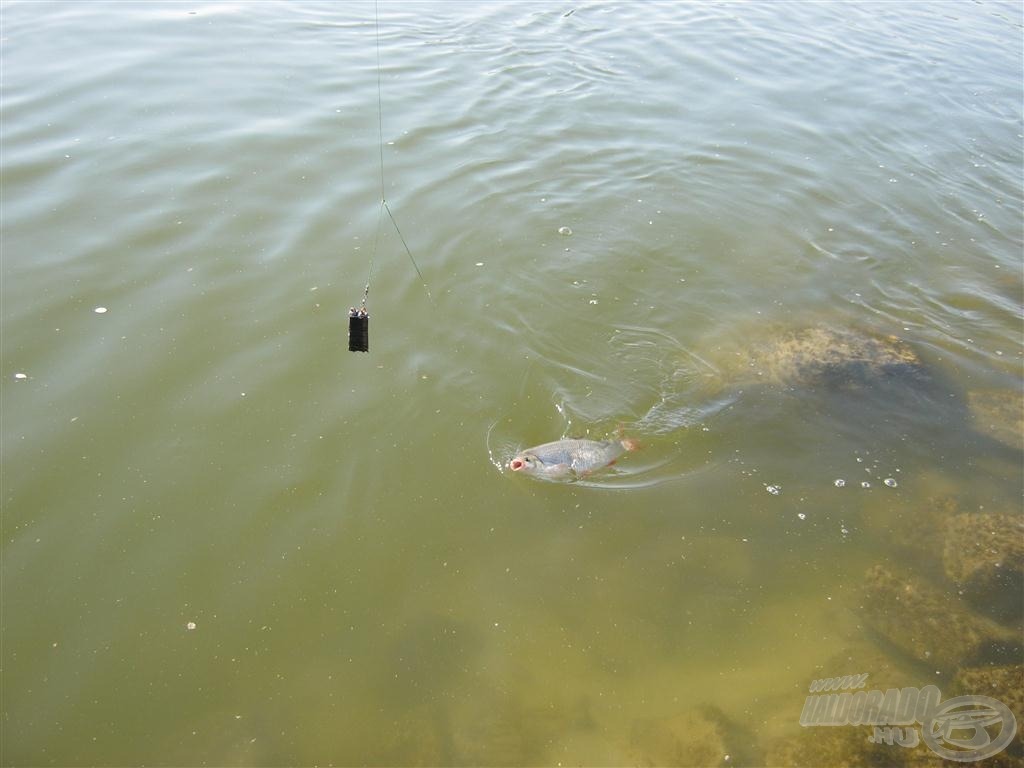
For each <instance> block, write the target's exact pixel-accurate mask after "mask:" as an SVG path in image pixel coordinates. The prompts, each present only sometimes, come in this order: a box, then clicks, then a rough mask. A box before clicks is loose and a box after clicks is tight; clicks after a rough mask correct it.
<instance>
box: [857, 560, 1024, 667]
mask: <svg viewBox="0 0 1024 768" xmlns="http://www.w3.org/2000/svg"><path fill="white" fill-rule="evenodd" d="M860 615H861V616H862V618H863V619H864V622H865V623H866V624H867V625H868V626H869V627H870V628H871V629H872V630H873V631H875V632H876V633H878V634H879V635H881V636H882V637H883V638H884V639H885V640H886V641H888V642H889V643H890V644H892V645H893V646H895V647H896V648H898V649H899V650H901V651H903V652H904V653H906V654H908V655H909V656H911V657H912V658H914V659H917V660H918V661H920V662H923V663H925V664H928V665H931V666H933V667H936V668H938V669H940V670H953V669H956V668H958V667H960V666H963V665H964V664H969V663H971V662H972V661H976V660H979V659H983V658H985V657H986V656H988V655H990V654H993V655H1004V654H1010V653H1013V652H1014V650H1015V649H1016V650H1017V651H1018V652H1019V649H1020V638H1019V637H1018V636H1017V634H1016V633H1014V632H1011V631H1010V630H1007V629H1005V628H1003V627H1001V626H1000V625H999V624H997V623H996V622H994V621H992V620H991V619H988V618H985V617H983V616H978V615H977V614H975V613H974V612H973V611H971V609H970V608H969V607H968V606H967V605H966V604H965V603H964V602H963V601H962V600H961V599H960V598H959V597H958V596H957V595H956V594H953V593H950V592H945V591H942V590H940V589H938V588H936V587H933V586H931V585H929V584H925V583H922V582H919V581H917V580H915V579H910V578H902V577H899V576H896V575H895V574H893V573H891V572H890V571H887V570H886V569H885V568H883V567H882V566H880V565H879V566H875V567H874V568H871V569H870V570H869V571H868V572H867V574H866V576H865V582H864V593H863V602H862V604H861V606H860Z"/></svg>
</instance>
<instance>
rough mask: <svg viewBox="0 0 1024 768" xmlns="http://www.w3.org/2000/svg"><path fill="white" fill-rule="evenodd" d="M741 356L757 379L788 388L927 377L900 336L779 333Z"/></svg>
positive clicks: (805, 331) (826, 331)
mask: <svg viewBox="0 0 1024 768" xmlns="http://www.w3.org/2000/svg"><path fill="white" fill-rule="evenodd" d="M740 358H741V360H744V361H745V366H744V367H745V368H746V370H747V372H748V373H749V374H750V375H752V376H753V377H755V378H756V379H758V380H760V381H764V382H767V383H772V384H780V385H784V386H826V387H832V388H855V387H859V386H865V385H870V384H872V383H875V382H882V381H886V380H890V379H901V380H903V379H905V380H907V381H918V380H924V379H925V378H927V377H926V375H925V370H924V366H923V365H922V363H921V360H920V358H919V357H918V356H917V353H916V352H914V350H913V349H912V348H911V347H910V345H909V344H907V343H906V342H905V341H903V340H902V339H900V338H899V337H897V336H889V335H873V334H870V333H866V332H857V331H850V330H834V329H831V328H827V327H812V328H804V329H800V330H796V331H790V332H787V333H783V334H780V335H779V336H778V337H776V338H775V339H773V340H771V341H770V342H768V343H766V344H764V345H754V346H753V347H752V348H751V349H750V350H748V351H747V353H746V355H745V356H743V355H741V356H740Z"/></svg>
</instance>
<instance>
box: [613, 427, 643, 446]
mask: <svg viewBox="0 0 1024 768" xmlns="http://www.w3.org/2000/svg"><path fill="white" fill-rule="evenodd" d="M625 431H626V428H625V427H624V426H623V425H622V424H619V426H618V427H617V428H616V430H615V434H616V436H617V437H618V438H619V443H621V445H622V447H623V448H625V449H626V450H627V451H636V450H639V448H640V441H639V440H636V439H635V438H632V437H626V435H625V434H624V433H625Z"/></svg>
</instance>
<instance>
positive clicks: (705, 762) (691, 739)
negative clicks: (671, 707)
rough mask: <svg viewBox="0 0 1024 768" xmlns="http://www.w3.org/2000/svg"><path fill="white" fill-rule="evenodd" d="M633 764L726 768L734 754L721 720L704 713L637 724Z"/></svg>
mask: <svg viewBox="0 0 1024 768" xmlns="http://www.w3.org/2000/svg"><path fill="white" fill-rule="evenodd" d="M630 756H631V758H632V761H631V764H632V765H637V766H648V767H649V766H679V768H684V767H685V766H701V768H703V767H704V766H708V767H710V766H726V765H730V759H731V755H730V752H729V748H728V746H727V745H726V732H725V727H724V725H723V723H722V722H721V720H720V719H718V718H713V717H711V716H710V715H709V714H708V713H705V712H702V711H701V710H697V709H694V710H689V711H687V712H683V713H681V714H678V715H674V716H672V717H663V718H658V719H642V720H635V721H634V722H633V730H632V733H631V735H630Z"/></svg>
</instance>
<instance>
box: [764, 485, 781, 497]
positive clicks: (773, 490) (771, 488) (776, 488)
mask: <svg viewBox="0 0 1024 768" xmlns="http://www.w3.org/2000/svg"><path fill="white" fill-rule="evenodd" d="M764 489H765V490H766V491H768V493H770V494H771V495H772V496H778V495H779V494H780V493H782V486H781V485H766V486H765V487H764Z"/></svg>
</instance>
